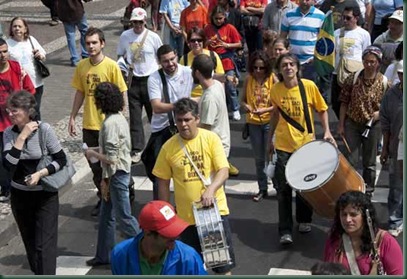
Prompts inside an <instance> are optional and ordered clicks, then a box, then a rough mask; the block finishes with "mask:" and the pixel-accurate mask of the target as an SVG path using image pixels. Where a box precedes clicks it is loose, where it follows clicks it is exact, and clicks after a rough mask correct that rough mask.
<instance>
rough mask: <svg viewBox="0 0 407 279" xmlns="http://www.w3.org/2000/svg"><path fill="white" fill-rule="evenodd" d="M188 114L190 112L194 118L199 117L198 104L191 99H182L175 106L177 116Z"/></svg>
mask: <svg viewBox="0 0 407 279" xmlns="http://www.w3.org/2000/svg"><path fill="white" fill-rule="evenodd" d="M188 112H190V113H191V114H192V116H194V117H199V106H198V103H197V102H195V101H194V100H192V99H190V98H182V99H179V100H178V101H177V102H176V103H175V104H174V114H175V115H184V114H187V113H188Z"/></svg>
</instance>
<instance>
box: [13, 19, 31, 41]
mask: <svg viewBox="0 0 407 279" xmlns="http://www.w3.org/2000/svg"><path fill="white" fill-rule="evenodd" d="M16 20H21V21H22V22H23V24H24V27H25V29H26V32H25V33H24V39H25V40H27V39H28V38H29V37H30V28H28V23H27V21H26V20H25V19H24V18H22V17H21V16H16V17H15V18H13V19H12V20H11V21H10V26H9V30H8V35H9V36H10V37H11V38H13V37H14V33H13V24H14V21H16Z"/></svg>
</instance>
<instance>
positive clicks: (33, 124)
mask: <svg viewBox="0 0 407 279" xmlns="http://www.w3.org/2000/svg"><path fill="white" fill-rule="evenodd" d="M36 130H38V122H37V121H30V122H28V123H27V124H25V126H24V128H23V130H22V131H21V133H20V135H19V136H20V137H22V138H23V139H24V140H26V139H27V138H28V137H29V136H30V135H31V134H32V133H33V132H34V131H36Z"/></svg>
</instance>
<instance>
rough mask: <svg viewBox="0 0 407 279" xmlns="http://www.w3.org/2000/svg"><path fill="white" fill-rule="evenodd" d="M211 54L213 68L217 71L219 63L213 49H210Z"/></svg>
mask: <svg viewBox="0 0 407 279" xmlns="http://www.w3.org/2000/svg"><path fill="white" fill-rule="evenodd" d="M209 56H210V57H211V59H212V62H213V70H214V71H215V70H216V66H217V64H218V61H216V56H215V53H214V52H213V51H212V50H210V51H209Z"/></svg>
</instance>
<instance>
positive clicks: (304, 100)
mask: <svg viewBox="0 0 407 279" xmlns="http://www.w3.org/2000/svg"><path fill="white" fill-rule="evenodd" d="M298 87H299V88H300V94H301V100H302V106H303V109H304V117H305V123H306V124H307V130H308V134H312V125H311V117H310V115H309V109H308V103H307V95H306V94H305V88H304V84H303V83H302V81H301V79H300V80H298Z"/></svg>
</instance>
